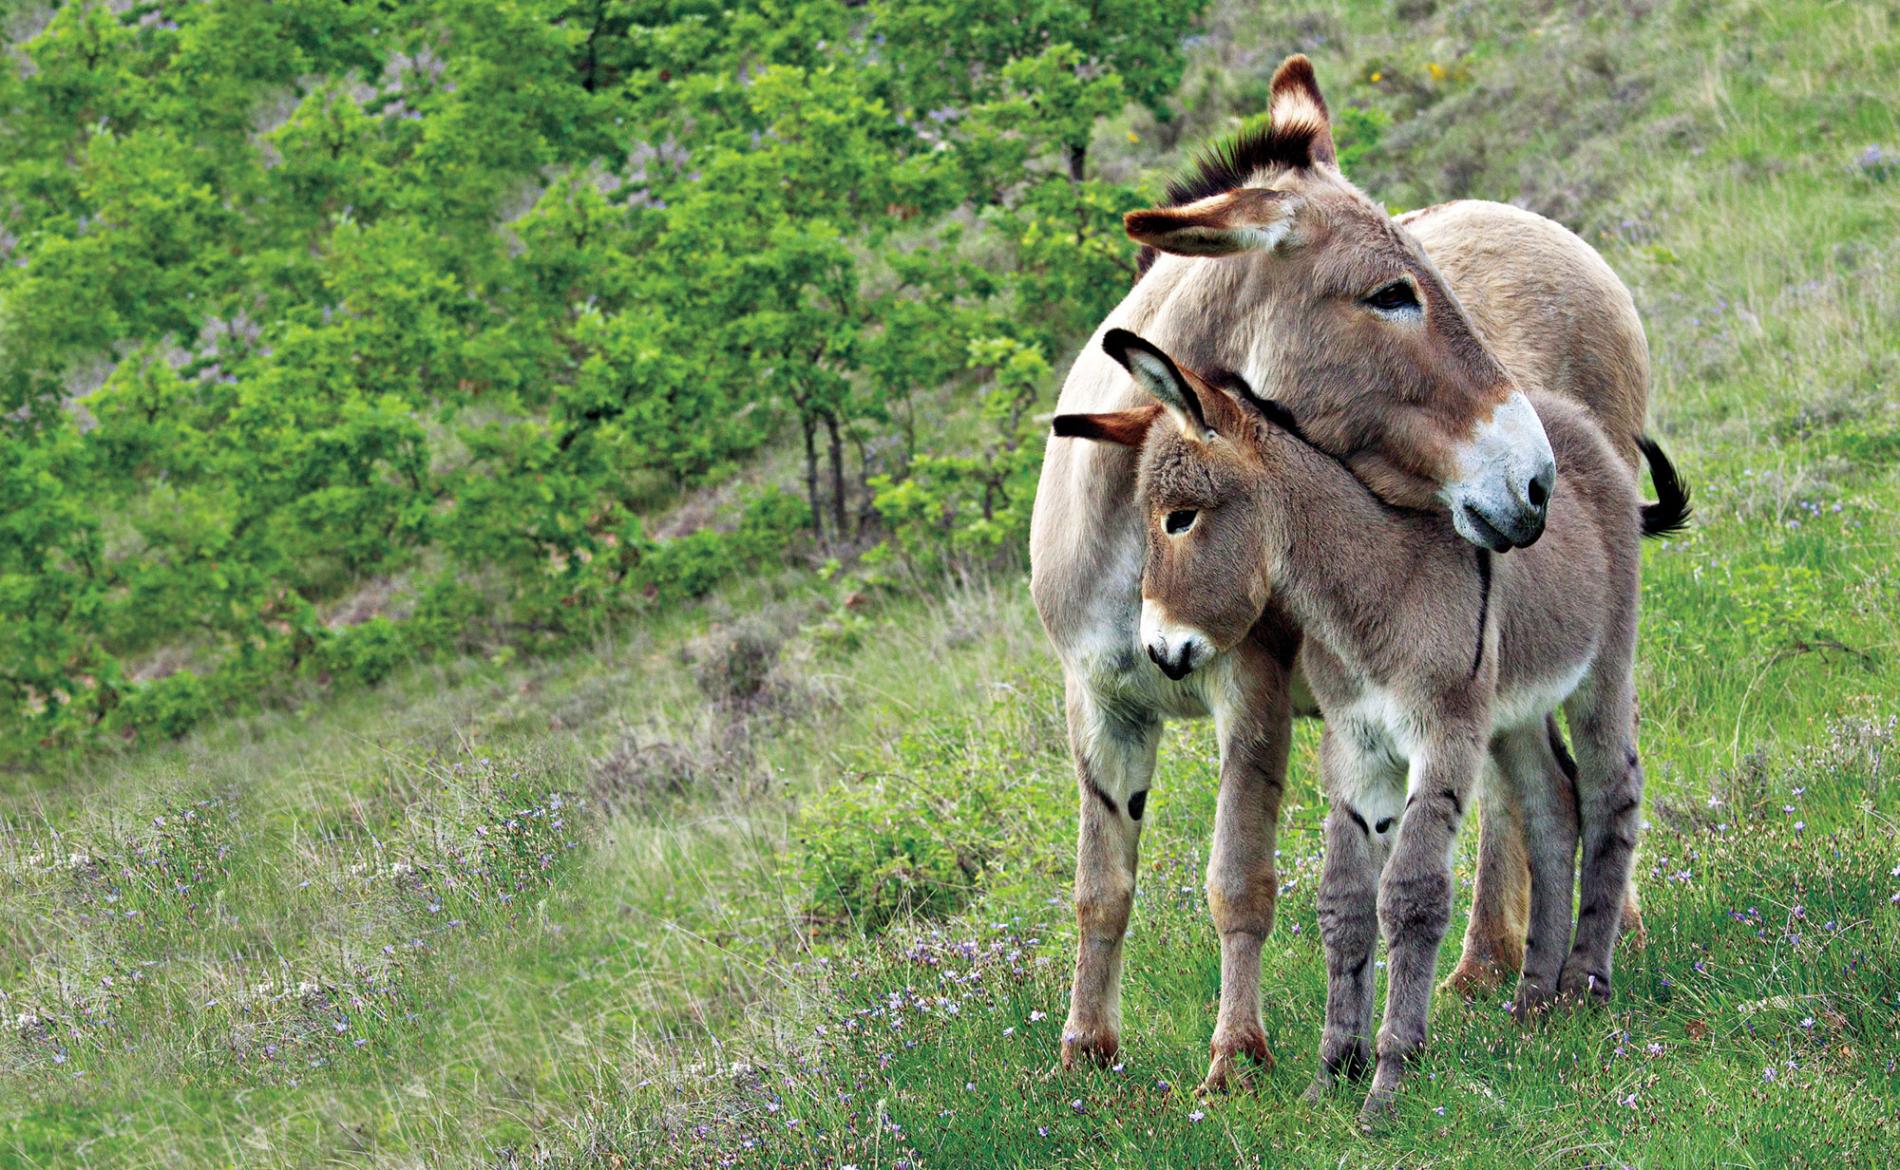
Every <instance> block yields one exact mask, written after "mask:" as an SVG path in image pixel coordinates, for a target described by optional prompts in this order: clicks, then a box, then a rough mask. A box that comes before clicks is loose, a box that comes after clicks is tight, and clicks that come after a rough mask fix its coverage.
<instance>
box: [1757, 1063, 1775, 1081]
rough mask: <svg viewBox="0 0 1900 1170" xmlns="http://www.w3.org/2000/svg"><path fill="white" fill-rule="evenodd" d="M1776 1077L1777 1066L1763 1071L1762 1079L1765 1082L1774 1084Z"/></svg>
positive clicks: (1770, 1066)
mask: <svg viewBox="0 0 1900 1170" xmlns="http://www.w3.org/2000/svg"><path fill="white" fill-rule="evenodd" d="M1775 1076H1776V1073H1775V1066H1774V1065H1772V1064H1771V1065H1769V1066H1768V1067H1767V1068H1765V1069H1762V1070H1761V1079H1762V1080H1764V1081H1769V1082H1773V1081H1774V1079H1775Z"/></svg>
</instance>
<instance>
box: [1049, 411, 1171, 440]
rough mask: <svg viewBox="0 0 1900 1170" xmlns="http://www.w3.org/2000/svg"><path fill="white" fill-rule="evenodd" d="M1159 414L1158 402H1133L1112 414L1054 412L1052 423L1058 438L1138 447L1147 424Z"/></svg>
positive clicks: (1146, 434)
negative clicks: (1126, 407) (1132, 405)
mask: <svg viewBox="0 0 1900 1170" xmlns="http://www.w3.org/2000/svg"><path fill="white" fill-rule="evenodd" d="M1159 417H1161V408H1160V407H1159V406H1137V407H1135V408H1134V409H1133V410H1118V411H1115V412H1114V413H1112V414H1058V415H1057V416H1056V417H1055V424H1054V425H1055V433H1056V437H1057V438H1059V439H1093V440H1094V441H1096V442H1098V443H1115V444H1117V445H1119V446H1123V447H1133V448H1135V449H1136V450H1140V449H1141V445H1142V444H1143V443H1145V442H1147V441H1148V428H1149V427H1151V426H1153V425H1154V421H1155V419H1157V418H1159Z"/></svg>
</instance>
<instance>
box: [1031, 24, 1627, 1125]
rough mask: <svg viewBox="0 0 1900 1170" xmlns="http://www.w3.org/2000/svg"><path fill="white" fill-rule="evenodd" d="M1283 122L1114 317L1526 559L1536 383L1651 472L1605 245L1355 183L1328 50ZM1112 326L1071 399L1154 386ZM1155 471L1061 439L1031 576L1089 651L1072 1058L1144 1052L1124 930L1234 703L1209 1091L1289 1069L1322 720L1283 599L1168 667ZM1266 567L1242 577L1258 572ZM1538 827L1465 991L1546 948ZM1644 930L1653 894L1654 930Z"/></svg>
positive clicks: (1077, 734) (1040, 509) (1538, 444)
mask: <svg viewBox="0 0 1900 1170" xmlns="http://www.w3.org/2000/svg"><path fill="white" fill-rule="evenodd" d="M1269 114H1270V116H1271V123H1270V126H1269V128H1268V129H1267V130H1265V131H1263V132H1259V133H1254V134H1247V135H1243V136H1242V137H1241V138H1240V139H1239V140H1237V141H1236V142H1234V143H1232V144H1231V145H1229V146H1227V147H1225V148H1223V149H1219V150H1216V151H1215V152H1213V153H1212V154H1211V155H1209V156H1208V157H1207V158H1205V159H1204V160H1203V161H1202V162H1201V163H1200V165H1199V167H1198V169H1197V170H1196V172H1195V173H1194V174H1193V175H1192V176H1190V177H1189V178H1188V179H1186V180H1184V181H1183V182H1181V183H1178V184H1176V185H1175V186H1174V187H1173V188H1172V189H1171V190H1170V191H1169V200H1168V203H1167V204H1166V205H1165V206H1164V207H1161V208H1157V209H1154V210H1150V211H1141V212H1135V213H1133V214H1131V215H1130V216H1128V231H1129V234H1130V235H1131V236H1133V237H1134V238H1135V239H1136V240H1138V241H1140V242H1141V243H1142V244H1143V245H1145V246H1144V248H1143V251H1142V275H1141V276H1140V278H1139V279H1138V281H1137V283H1136V284H1135V287H1134V289H1133V290H1132V291H1131V292H1130V293H1129V294H1128V296H1127V298H1126V299H1124V300H1123V301H1122V303H1121V304H1120V305H1119V306H1117V307H1116V309H1115V310H1114V311H1113V312H1112V313H1110V314H1109V316H1108V319H1107V320H1106V321H1104V322H1103V323H1102V328H1101V332H1105V331H1106V330H1108V329H1110V328H1122V329H1129V330H1133V331H1135V332H1137V333H1139V334H1141V335H1142V336H1144V337H1146V338H1148V339H1149V340H1150V341H1152V342H1153V343H1155V344H1156V345H1158V346H1160V347H1162V348H1164V349H1166V350H1168V351H1170V352H1172V353H1174V354H1175V355H1176V356H1177V357H1178V358H1180V360H1182V361H1183V362H1184V363H1186V364H1188V365H1190V366H1192V367H1194V368H1195V369H1198V370H1200V371H1203V372H1207V373H1212V374H1213V375H1214V376H1215V377H1219V376H1220V374H1221V372H1222V371H1229V372H1232V373H1235V374H1238V375H1240V376H1241V377H1243V378H1244V379H1245V380H1246V382H1247V383H1248V384H1249V385H1250V386H1252V387H1253V388H1254V389H1255V390H1256V391H1257V392H1258V393H1259V394H1260V395H1261V396H1263V397H1267V398H1272V399H1277V400H1278V401H1280V402H1281V403H1282V404H1284V405H1285V406H1286V407H1288V408H1289V409H1290V410H1291V411H1292V413H1293V415H1294V416H1295V417H1297V418H1298V419H1299V420H1300V424H1301V426H1302V427H1303V429H1304V431H1305V433H1306V436H1307V437H1308V438H1309V439H1310V440H1311V441H1312V442H1313V443H1314V444H1316V445H1317V446H1319V447H1321V448H1322V449H1324V450H1326V451H1328V452H1330V453H1332V454H1333V455H1336V456H1337V457H1339V458H1340V459H1342V460H1343V461H1344V462H1345V463H1346V465H1347V466H1348V467H1350V468H1351V469H1352V470H1353V471H1354V472H1355V473H1356V474H1357V475H1358V476H1359V478H1360V479H1361V480H1362V481H1364V482H1365V483H1366V485H1367V486H1369V487H1370V488H1372V489H1373V491H1374V492H1376V493H1377V494H1378V495H1379V496H1381V497H1382V498H1383V499H1385V500H1386V501H1387V502H1388V503H1390V504H1393V505H1396V506H1399V507H1409V508H1441V509H1449V510H1450V513H1451V517H1452V520H1453V522H1454V524H1455V526H1456V527H1457V529H1458V531H1459V533H1460V534H1461V535H1462V536H1464V537H1465V538H1466V539H1467V540H1469V541H1470V542H1471V543H1472V544H1474V545H1477V546H1479V547H1482V548H1489V549H1493V550H1496V551H1504V550H1506V549H1508V548H1510V547H1512V546H1516V547H1524V546H1526V545H1528V544H1530V543H1531V542H1533V541H1535V540H1536V539H1537V537H1538V536H1539V535H1540V533H1541V532H1542V529H1543V518H1544V511H1545V505H1546V502H1547V500H1548V496H1549V491H1550V488H1551V484H1552V481H1553V473H1554V465H1553V462H1552V457H1551V450H1550V445H1549V442H1548V440H1547V439H1546V437H1545V435H1544V432H1543V428H1542V426H1541V425H1540V424H1539V422H1538V420H1537V416H1536V413H1535V411H1533V410H1532V408H1531V407H1530V405H1529V403H1528V402H1527V401H1526V399H1525V396H1524V391H1525V390H1526V389H1534V390H1542V391H1545V392H1548V393H1552V394H1558V395H1564V396H1567V397H1569V398H1572V399H1574V400H1576V401H1578V402H1580V403H1581V404H1583V406H1584V407H1585V408H1586V409H1588V410H1589V411H1590V412H1591V413H1592V414H1593V415H1594V416H1595V417H1596V418H1597V420H1598V421H1599V422H1600V423H1602V425H1603V427H1604V430H1605V432H1606V433H1607V434H1609V435H1611V436H1614V440H1615V442H1616V443H1617V445H1618V451H1619V453H1620V454H1621V455H1623V457H1625V458H1626V459H1628V460H1629V461H1630V462H1631V463H1632V464H1634V462H1635V460H1636V458H1637V452H1636V448H1635V444H1634V436H1635V435H1637V434H1638V433H1639V432H1640V431H1641V429H1642V422H1643V415H1644V410H1645V406H1646V404H1647V398H1648V385H1649V361H1648V349H1647V346H1646V344H1645V342H1644V339H1643V331H1642V325H1641V323H1640V322H1639V321H1638V319H1637V316H1636V310H1635V306H1634V304H1633V303H1632V302H1631V300H1630V296H1629V293H1628V291H1627V290H1626V289H1625V288H1624V287H1623V285H1622V284H1621V282H1619V281H1618V280H1617V278H1616V276H1615V274H1614V273H1612V272H1611V271H1610V269H1609V267H1608V266H1607V265H1605V264H1604V263H1603V261H1602V259H1601V258H1600V257H1599V256H1597V254H1596V253H1595V252H1594V251H1592V250H1591V248H1590V247H1589V245H1587V244H1585V243H1584V242H1583V241H1582V240H1580V239H1578V238H1577V237H1576V236H1574V235H1572V234H1571V233H1569V232H1568V231H1566V230H1564V229H1563V228H1562V227H1559V226H1558V225H1556V224H1554V223H1552V222H1550V221H1549V220H1546V219H1543V218H1541V217H1539V216H1536V215H1532V214H1530V213H1528V212H1524V211H1520V210H1517V209H1515V208H1511V207H1506V206H1502V205H1499V204H1493V203H1479V202H1456V203H1448V204H1443V205H1440V206H1438V207H1435V208H1428V209H1426V210H1424V211H1420V212H1415V213H1413V214H1412V215H1410V216H1406V217H1403V218H1401V219H1399V220H1397V221H1394V220H1393V219H1391V218H1389V217H1388V216H1387V215H1386V214H1385V212H1384V211H1382V210H1381V209H1380V207H1379V206H1378V205H1377V204H1375V203H1373V202H1372V201H1371V200H1369V199H1367V198H1366V197H1365V196H1364V195H1363V194H1361V193H1360V192H1359V191H1358V189H1356V188H1355V187H1353V186H1352V184H1351V183H1349V182H1347V181H1346V179H1345V177H1344V176H1343V175H1341V174H1340V172H1339V168H1338V162H1337V157H1336V155H1335V152H1334V148H1333V140H1332V131H1331V128H1330V122H1329V120H1328V116H1327V112H1326V103H1325V100H1324V99H1323V98H1322V97H1321V95H1320V92H1319V87H1318V85H1317V83H1316V82H1315V80H1314V77H1313V69H1312V66H1311V64H1310V63H1308V61H1307V60H1306V58H1304V57H1300V56H1295V57H1290V58H1288V59H1287V60H1286V61H1285V62H1284V63H1283V64H1282V65H1281V66H1280V68H1279V70H1278V71H1277V72H1276V73H1275V74H1274V77H1273V83H1272V87H1271V97H1270V99H1269ZM1100 336H1101V333H1100V332H1098V334H1097V336H1096V337H1095V338H1093V339H1091V341H1090V343H1089V344H1088V345H1086V346H1084V347H1083V350H1082V353H1081V355H1080V356H1079V357H1078V358H1077V359H1076V362H1075V365H1074V367H1073V368H1072V369H1071V370H1070V372H1069V377H1068V380H1067V382H1066V383H1065V384H1064V386H1063V389H1062V395H1061V398H1060V401H1059V404H1058V411H1059V412H1060V413H1063V414H1079V413H1092V412H1110V411H1120V410H1124V409H1127V408H1128V407H1130V406H1133V405H1135V404H1137V403H1139V402H1141V401H1142V394H1143V392H1142V391H1141V390H1140V389H1139V388H1138V387H1137V386H1136V385H1135V383H1134V381H1133V380H1132V379H1130V378H1129V377H1128V375H1127V374H1126V372H1125V371H1123V370H1122V368H1121V367H1120V366H1118V365H1116V364H1115V363H1114V361H1113V360H1112V359H1110V358H1109V357H1108V355H1107V354H1105V353H1104V352H1103V351H1102V348H1101V345H1100ZM1135 471H1136V457H1135V455H1134V454H1133V453H1132V452H1131V451H1129V450H1127V449H1126V448H1122V447H1118V446H1115V445H1113V444H1106V443H1085V442H1078V441H1075V440H1073V439H1062V438H1055V439H1052V440H1051V441H1050V443H1049V447H1048V451H1047V455H1046V457H1045V462H1044V464H1043V469H1042V481H1041V484H1040V486H1039V488H1038V491H1037V496H1036V507H1035V515H1034V518H1033V522H1032V525H1031V535H1030V549H1031V551H1030V557H1031V564H1032V575H1031V584H1030V589H1031V592H1032V594H1033V595H1034V597H1035V601H1036V607H1037V610H1038V611H1039V612H1040V614H1041V616H1042V621H1043V625H1044V627H1045V629H1046V630H1047V631H1048V634H1049V637H1050V639H1051V641H1052V642H1053V643H1054V645H1055V649H1056V653H1057V655H1058V656H1059V657H1060V658H1061V660H1062V666H1063V672H1064V678H1065V682H1066V687H1067V705H1068V719H1069V744H1070V748H1071V750H1072V752H1073V754H1074V758H1075V766H1076V774H1077V780H1078V786H1079V789H1080V799H1081V832H1080V839H1079V843H1078V846H1077V851H1076V878H1075V907H1076V919H1077V922H1078V925H1079V927H1080V938H1079V942H1078V948H1077V955H1076V963H1075V979H1074V983H1073V986H1072V989H1071V992H1070V1000H1069V1016H1068V1021H1067V1023H1066V1025H1065V1027H1064V1030H1063V1039H1062V1059H1063V1063H1064V1064H1065V1065H1070V1064H1073V1063H1074V1062H1075V1061H1077V1060H1078V1059H1094V1060H1100V1061H1106V1060H1108V1059H1110V1058H1111V1057H1112V1056H1113V1055H1114V1053H1115V1051H1116V1049H1117V1047H1118V1045H1119V1039H1120V984H1121V956H1122V939H1123V936H1124V935H1125V934H1126V932H1127V928H1128V917H1129V912H1130V909H1131V907H1132V905H1133V900H1134V892H1135V867H1136V847H1137V843H1138V841H1139V839H1140V835H1141V821H1142V814H1143V812H1144V811H1145V810H1146V807H1147V798H1148V788H1149V784H1150V781H1151V779H1152V776H1153V773H1154V765H1155V752H1156V747H1157V745H1158V743H1159V740H1160V734H1161V723H1162V720H1163V719H1164V718H1171V717H1173V718H1180V717H1196V716H1201V715H1208V714H1211V715H1212V716H1213V717H1214V721H1215V728H1216V732H1217V734H1218V736H1219V740H1220V750H1221V771H1220V794H1219V800H1218V804H1217V811H1216V814H1215V822H1214V841H1213V846H1212V849H1211V851H1210V855H1209V860H1208V868H1207V899H1208V905H1209V908H1210V910H1211V911H1212V915H1213V919H1214V926H1215V929H1216V930H1217V931H1218V933H1219V935H1220V945H1221V999H1220V1011H1219V1015H1218V1018H1217V1020H1216V1023H1215V1027H1214V1036H1213V1041H1212V1044H1211V1060H1210V1063H1209V1068H1208V1073H1207V1078H1206V1080H1205V1081H1204V1082H1203V1088H1204V1089H1209V1090H1212V1089H1219V1088H1223V1087H1225V1086H1226V1085H1227V1084H1228V1083H1230V1081H1231V1080H1233V1079H1234V1078H1236V1077H1238V1076H1242V1075H1245V1069H1244V1066H1243V1065H1242V1063H1241V1058H1242V1057H1248V1058H1251V1059H1253V1060H1254V1061H1257V1062H1261V1063H1268V1062H1270V1060H1271V1057H1270V1054H1269V1053H1268V1051H1267V1042H1266V1033H1265V1030H1264V1028H1263V1027H1262V1026H1261V1021H1260V986H1259V984H1260V951H1261V946H1262V943H1263V941H1264V940H1265V937H1266V935H1267V933H1268V931H1269V930H1270V929H1271V927H1272V925H1273V910H1274V903H1275V900H1276V897H1277V894H1278V879H1277V877H1276V875H1275V872H1274V841H1275V836H1276V833H1277V831H1278V822H1279V811H1280V797H1281V791H1282V787H1283V784H1284V781H1285V775H1286V763H1287V748H1288V740H1289V734H1290V730H1291V716H1292V714H1293V713H1294V711H1295V709H1296V708H1298V709H1301V710H1302V711H1303V712H1308V713H1310V700H1306V699H1305V698H1304V697H1303V693H1304V686H1303V684H1302V681H1301V679H1300V677H1299V673H1298V666H1297V657H1298V651H1299V645H1298V638H1297V635H1295V634H1294V633H1292V632H1291V630H1292V627H1291V625H1290V623H1289V622H1288V621H1287V620H1286V618H1285V616H1284V614H1282V613H1281V612H1280V611H1278V609H1277V607H1276V606H1274V605H1273V604H1269V605H1268V607H1267V609H1266V614H1265V616H1264V617H1263V618H1262V620H1261V622H1260V624H1259V625H1258V626H1257V627H1256V628H1255V629H1254V630H1253V632H1252V633H1251V634H1250V635H1249V637H1248V638H1247V639H1246V640H1245V641H1244V642H1242V643H1241V644H1240V645H1239V646H1237V647H1235V648H1234V649H1232V650H1230V651H1228V652H1227V653H1225V654H1223V655H1221V656H1220V658H1219V660H1217V661H1213V662H1192V663H1185V662H1160V663H1158V664H1150V663H1149V662H1147V661H1146V660H1145V658H1144V655H1143V653H1142V650H1141V646H1142V644H1143V643H1142V639H1141V638H1140V636H1139V632H1138V625H1139V621H1140V613H1141V573H1142V564H1143V553H1144V546H1145V518H1144V517H1142V516H1141V515H1139V514H1138V513H1137V510H1136V509H1135V507H1134V506H1133V494H1134V488H1135ZM1473 560H1474V566H1473V588H1474V589H1475V588H1476V587H1477V584H1476V572H1477V570H1476V563H1475V562H1476V560H1477V558H1476V554H1475V553H1474V555H1473ZM1251 576H1253V574H1250V573H1247V572H1244V571H1243V567H1242V566H1236V567H1235V571H1234V573H1233V574H1232V575H1231V578H1232V580H1234V581H1235V582H1236V583H1239V582H1243V581H1246V580H1248V579H1249V578H1250V577H1251ZM1237 587H1238V585H1237ZM1156 665H1159V666H1160V668H1161V669H1160V670H1157V669H1156ZM1190 669H1192V673H1189V670H1190ZM1164 672H1165V674H1166V675H1167V677H1165V678H1164V677H1163V674H1164ZM1551 732H1552V735H1553V737H1555V725H1554V724H1552V726H1551ZM1555 743H1556V744H1557V745H1558V746H1559V747H1561V743H1562V741H1561V739H1555ZM1520 818H1521V811H1520V810H1517V809H1512V808H1508V807H1495V808H1493V807H1488V806H1487V807H1484V808H1483V809H1482V811H1481V813H1480V826H1481V834H1482V835H1481V838H1480V842H1479V862H1478V889H1477V892H1476V894H1475V895H1474V905H1473V909H1472V914H1471V919H1470V925H1469V928H1468V929H1467V931H1466V935H1465V944H1464V954H1463V957H1462V959H1461V961H1460V964H1459V967H1458V970H1457V972H1456V973H1455V974H1454V976H1453V980H1454V981H1455V982H1456V983H1458V984H1459V985H1460V986H1463V987H1467V988H1469V987H1479V986H1485V985H1490V984H1494V983H1495V982H1496V981H1497V980H1498V979H1499V978H1501V976H1502V974H1503V973H1504V972H1505V971H1509V970H1515V969H1516V968H1517V966H1518V965H1519V963H1520V962H1521V958H1522V953H1523V941H1524V931H1525V919H1526V915H1527V911H1528V904H1529V871H1528V863H1527V861H1526V855H1525V851H1524V845H1523V831H1522V828H1521V823H1520ZM1634 917H1635V907H1634V903H1633V899H1632V902H1631V907H1630V910H1628V911H1626V913H1625V921H1626V923H1627V922H1630V921H1633V920H1634Z"/></svg>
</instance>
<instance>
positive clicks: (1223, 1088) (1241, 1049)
mask: <svg viewBox="0 0 1900 1170" xmlns="http://www.w3.org/2000/svg"><path fill="white" fill-rule="evenodd" d="M1209 1052H1210V1054H1211V1055H1210V1058H1209V1060H1208V1063H1207V1076H1206V1077H1205V1078H1204V1079H1203V1080H1202V1081H1201V1084H1200V1087H1199V1088H1197V1089H1195V1090H1194V1095H1195V1096H1197V1097H1207V1096H1211V1095H1213V1094H1215V1093H1225V1092H1228V1091H1229V1090H1232V1089H1251V1088H1253V1087H1254V1077H1255V1075H1256V1074H1258V1073H1262V1072H1270V1071H1272V1069H1273V1053H1271V1052H1269V1051H1267V1034H1266V1033H1265V1032H1264V1031H1261V1030H1260V1029H1258V1028H1253V1029H1249V1030H1247V1031H1246V1032H1243V1033H1241V1034H1240V1035H1238V1036H1231V1037H1230V1036H1222V1035H1219V1034H1218V1033H1217V1034H1216V1035H1215V1036H1214V1042H1213V1044H1211V1045H1209Z"/></svg>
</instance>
